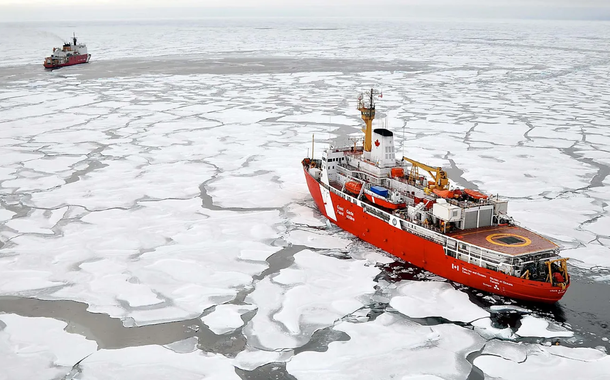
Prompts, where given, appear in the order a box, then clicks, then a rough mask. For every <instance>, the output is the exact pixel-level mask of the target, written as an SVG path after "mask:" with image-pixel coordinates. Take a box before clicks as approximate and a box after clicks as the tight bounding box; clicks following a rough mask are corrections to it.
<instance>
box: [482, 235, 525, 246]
mask: <svg viewBox="0 0 610 380" xmlns="http://www.w3.org/2000/svg"><path fill="white" fill-rule="evenodd" d="M511 237H512V238H513V239H518V240H520V242H518V243H517V242H516V243H513V244H509V243H505V242H503V241H502V240H500V239H502V238H511ZM485 239H486V240H487V241H488V242H490V243H491V244H495V245H500V246H502V247H525V246H528V245H530V244H532V241H531V240H530V239H528V238H526V237H525V236H521V235H517V234H491V235H487V237H486V238H485Z"/></svg>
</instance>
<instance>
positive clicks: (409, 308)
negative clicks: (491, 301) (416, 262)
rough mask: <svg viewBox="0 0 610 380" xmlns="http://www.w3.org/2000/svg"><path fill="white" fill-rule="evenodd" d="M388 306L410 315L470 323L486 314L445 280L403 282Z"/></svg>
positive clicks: (486, 315)
mask: <svg viewBox="0 0 610 380" xmlns="http://www.w3.org/2000/svg"><path fill="white" fill-rule="evenodd" d="M390 306H392V307H393V308H395V309H396V310H398V311H399V312H400V313H402V314H404V315H406V316H409V317H411V318H426V317H442V318H445V319H447V320H450V321H454V322H472V321H474V320H476V319H480V318H485V317H488V316H489V313H488V312H486V311H485V310H483V309H481V308H480V307H478V306H476V305H474V304H473V303H472V302H470V301H469V299H468V295H467V294H466V293H464V292H461V291H459V290H456V289H455V288H454V287H453V286H451V285H450V284H448V283H446V282H435V281H421V282H420V281H405V282H404V283H401V284H400V285H399V286H398V288H397V289H396V295H394V296H393V297H392V299H391V301H390Z"/></svg>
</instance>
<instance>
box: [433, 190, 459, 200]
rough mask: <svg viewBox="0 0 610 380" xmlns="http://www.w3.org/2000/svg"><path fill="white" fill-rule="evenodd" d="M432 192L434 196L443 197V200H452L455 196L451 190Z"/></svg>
mask: <svg viewBox="0 0 610 380" xmlns="http://www.w3.org/2000/svg"><path fill="white" fill-rule="evenodd" d="M432 192H433V193H434V194H436V195H437V196H439V197H441V198H450V199H452V198H453V196H454V194H453V191H451V190H440V189H433V190H432Z"/></svg>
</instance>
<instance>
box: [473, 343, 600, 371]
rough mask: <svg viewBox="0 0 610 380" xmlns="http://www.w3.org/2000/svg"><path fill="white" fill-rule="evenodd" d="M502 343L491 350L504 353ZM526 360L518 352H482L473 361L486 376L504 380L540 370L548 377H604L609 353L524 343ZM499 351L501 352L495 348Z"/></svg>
mask: <svg viewBox="0 0 610 380" xmlns="http://www.w3.org/2000/svg"><path fill="white" fill-rule="evenodd" d="M504 345H511V346H509V347H514V343H510V342H496V343H495V344H494V346H495V348H494V351H495V352H504V353H508V351H506V350H505V349H504V348H501V347H502V346H504ZM526 347H527V348H526V353H527V359H526V360H520V361H515V360H516V359H518V358H522V353H519V355H517V356H514V355H512V354H511V355H509V356H504V355H502V356H490V355H482V356H479V357H477V358H476V359H475V360H474V365H476V366H477V367H479V368H480V369H481V370H482V371H483V372H484V373H485V374H486V375H487V376H491V377H493V378H501V379H506V380H521V379H533V378H536V377H539V376H540V374H541V373H544V374H545V376H548V377H549V378H552V379H557V380H571V379H580V378H587V379H600V380H601V379H605V378H607V375H608V373H610V356H607V355H605V354H603V353H602V352H600V351H598V350H594V349H590V348H567V347H554V346H552V347H545V346H540V345H526ZM499 350H501V351H499Z"/></svg>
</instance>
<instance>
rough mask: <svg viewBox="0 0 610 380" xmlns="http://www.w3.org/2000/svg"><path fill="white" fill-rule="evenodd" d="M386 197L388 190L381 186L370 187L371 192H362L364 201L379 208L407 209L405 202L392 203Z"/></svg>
mask: <svg viewBox="0 0 610 380" xmlns="http://www.w3.org/2000/svg"><path fill="white" fill-rule="evenodd" d="M388 195H389V192H388V189H385V188H383V187H381V186H371V190H366V189H365V190H364V196H365V197H366V199H368V200H369V201H370V202H371V203H373V204H375V205H377V206H381V207H384V208H387V209H389V210H396V209H399V208H405V207H407V204H406V203H405V202H394V201H392V200H391V199H389V198H388Z"/></svg>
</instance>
